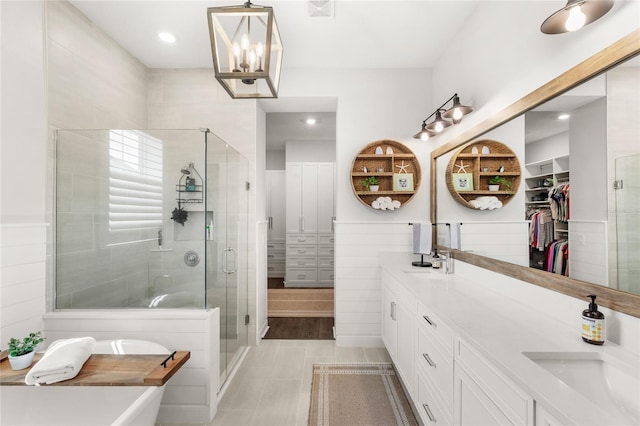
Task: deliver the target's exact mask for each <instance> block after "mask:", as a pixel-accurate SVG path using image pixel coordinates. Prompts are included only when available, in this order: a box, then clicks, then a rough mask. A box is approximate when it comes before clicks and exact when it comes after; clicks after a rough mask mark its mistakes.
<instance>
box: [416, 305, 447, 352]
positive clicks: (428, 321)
mask: <svg viewBox="0 0 640 426" xmlns="http://www.w3.org/2000/svg"><path fill="white" fill-rule="evenodd" d="M418 316H419V318H418V320H419V323H420V324H421V325H425V326H426V328H425V329H424V330H425V332H426V333H427V334H428V335H429V336H431V337H433V338H434V339H437V340H439V341H440V343H441V344H442V345H443V346H444V347H445V348H446V349H447V351H449V352H450V353H453V337H454V334H453V331H452V330H451V329H450V328H449V327H447V326H446V325H445V324H444V323H443V322H442V321H441V320H440V319H439V318H438V317H437V316H435V315H434V314H433V313H432V312H431V311H429V310H428V309H427V308H425V306H424V305H423V304H422V303H420V302H418Z"/></svg>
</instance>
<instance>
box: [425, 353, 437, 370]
mask: <svg viewBox="0 0 640 426" xmlns="http://www.w3.org/2000/svg"><path fill="white" fill-rule="evenodd" d="M422 356H423V357H424V359H425V360H427V364H429V365H430V366H431V367H433V368H436V364H435V362H433V360H432V359H431V357H430V356H429V354H422Z"/></svg>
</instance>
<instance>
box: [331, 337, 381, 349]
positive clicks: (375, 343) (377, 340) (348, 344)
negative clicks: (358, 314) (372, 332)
mask: <svg viewBox="0 0 640 426" xmlns="http://www.w3.org/2000/svg"><path fill="white" fill-rule="evenodd" d="M336 346H339V347H343V348H354V347H362V348H382V347H384V343H383V342H382V337H380V336H344V335H342V336H340V335H338V336H336Z"/></svg>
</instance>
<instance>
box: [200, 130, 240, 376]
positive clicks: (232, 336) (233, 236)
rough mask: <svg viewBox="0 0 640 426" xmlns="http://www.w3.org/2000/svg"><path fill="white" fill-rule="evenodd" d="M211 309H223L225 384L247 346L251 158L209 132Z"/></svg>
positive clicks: (222, 373) (208, 275)
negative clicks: (248, 208) (249, 175)
mask: <svg viewBox="0 0 640 426" xmlns="http://www.w3.org/2000/svg"><path fill="white" fill-rule="evenodd" d="M206 145H207V148H206V150H207V154H206V157H207V169H206V175H207V179H206V181H207V189H206V204H207V211H209V212H211V213H210V214H211V217H212V220H211V221H210V222H209V223H208V224H207V225H206V227H207V228H206V233H207V238H206V240H207V244H206V245H207V268H206V291H207V308H216V307H217V308H220V366H219V368H220V386H222V384H223V383H224V382H225V380H226V378H227V376H228V374H229V372H230V371H231V369H232V368H233V366H234V365H235V363H236V361H237V359H238V357H239V355H240V354H241V351H242V349H243V348H244V347H245V346H247V344H248V340H247V335H248V332H247V330H248V327H247V325H246V324H245V316H246V315H247V312H248V306H247V300H248V299H247V292H248V280H247V256H246V253H247V242H246V241H247V226H248V225H247V197H248V196H247V190H246V181H247V173H248V164H247V160H246V159H245V158H243V157H242V156H241V155H240V154H238V153H237V152H236V151H235V150H234V149H233V148H231V147H229V146H228V145H227V144H226V143H225V142H224V141H222V140H221V139H219V138H218V137H217V136H216V135H214V134H212V133H210V132H208V133H207V143H206Z"/></svg>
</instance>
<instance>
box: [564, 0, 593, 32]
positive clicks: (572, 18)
mask: <svg viewBox="0 0 640 426" xmlns="http://www.w3.org/2000/svg"><path fill="white" fill-rule="evenodd" d="M586 20H587V17H586V16H585V14H584V13H582V9H581V8H580V5H577V6H574V7H572V8H571V10H570V11H569V17H568V18H567V21H566V22H565V24H564V25H565V28H566V29H567V31H577V30H579V29H580V28H582V27H583V26H584V23H585V22H586Z"/></svg>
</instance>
